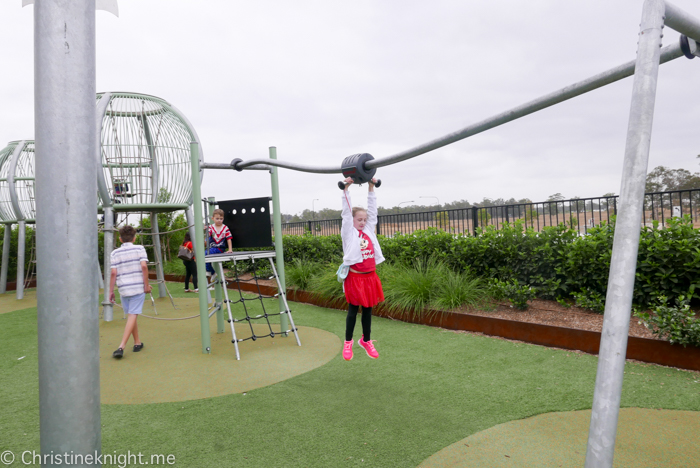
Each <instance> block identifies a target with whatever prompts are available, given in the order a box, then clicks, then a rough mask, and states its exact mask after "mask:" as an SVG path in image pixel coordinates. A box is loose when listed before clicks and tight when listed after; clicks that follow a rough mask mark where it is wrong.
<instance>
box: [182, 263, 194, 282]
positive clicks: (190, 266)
mask: <svg viewBox="0 0 700 468" xmlns="http://www.w3.org/2000/svg"><path fill="white" fill-rule="evenodd" d="M182 263H184V264H185V289H190V276H191V277H192V284H193V285H194V289H197V262H195V261H194V260H183V261H182Z"/></svg>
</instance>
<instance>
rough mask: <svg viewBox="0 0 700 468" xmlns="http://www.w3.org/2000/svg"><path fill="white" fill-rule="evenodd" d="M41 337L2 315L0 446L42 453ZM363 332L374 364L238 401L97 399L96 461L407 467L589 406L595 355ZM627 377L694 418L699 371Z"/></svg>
mask: <svg viewBox="0 0 700 468" xmlns="http://www.w3.org/2000/svg"><path fill="white" fill-rule="evenodd" d="M171 286H172V287H173V288H175V286H177V288H181V287H182V286H181V285H171ZM173 290H174V289H173ZM236 294H237V293H236ZM178 295H180V294H178ZM182 295H185V293H182ZM187 296H190V295H189V294H188V295H187ZM270 307H274V304H273V303H271V304H270ZM291 308H292V310H293V313H294V319H295V321H296V323H297V325H303V326H310V327H317V328H320V329H324V330H328V331H330V332H332V333H335V334H337V335H338V336H339V337H343V332H344V327H345V314H344V312H342V311H337V310H329V309H322V308H318V307H314V306H309V305H302V304H294V303H293V304H292V305H291ZM115 315H116V309H115ZM359 332H360V324H359V320H358V325H357V329H356V338H358V337H359V335H358V333H359ZM36 336H37V335H36V309H35V308H34V309H26V310H21V311H15V312H9V313H6V314H0V343H2V345H1V346H0V382H1V383H2V384H1V385H0V398H1V400H0V402H1V403H2V405H0V451H4V450H12V451H14V452H15V453H18V452H22V451H24V450H38V449H39V409H38V378H37V342H36V339H37V338H36ZM372 338H373V339H375V340H377V341H376V346H377V350H378V351H379V353H380V358H379V359H378V360H371V359H369V358H368V357H367V356H366V355H365V354H364V353H360V351H361V350H360V349H358V348H359V347H358V346H357V345H355V348H354V349H355V358H354V359H353V360H352V361H349V362H345V361H344V360H343V359H342V357H341V356H340V355H338V356H337V357H336V358H335V359H333V360H332V361H331V362H329V363H328V364H326V365H325V366H322V367H320V368H317V369H315V370H313V371H311V372H308V373H306V374H303V375H300V376H297V377H294V378H292V379H289V380H287V381H284V382H281V383H277V384H274V385H271V386H269V387H264V388H260V389H257V390H252V391H250V392H247V393H246V394H245V395H242V394H234V395H227V396H222V397H217V398H210V399H206V400H196V401H186V402H180V403H160V404H144V405H103V407H102V424H103V430H102V443H103V446H102V450H103V453H113V452H117V453H126V451H127V450H130V451H131V452H132V453H134V452H141V453H144V454H147V455H150V454H166V455H167V454H173V455H174V456H175V458H176V460H177V462H176V465H175V466H183V467H341V466H377V467H391V468H394V467H415V466H417V465H418V464H420V463H421V461H423V460H424V459H426V458H427V457H429V456H430V455H432V454H434V453H436V452H437V451H439V450H441V449H442V448H444V447H446V446H448V445H450V444H452V443H454V442H456V441H458V440H461V439H463V438H465V437H467V436H469V435H471V434H474V433H476V432H478V431H481V430H484V429H486V428H489V427H492V426H494V425H496V424H500V423H504V422H507V421H511V420H515V419H521V418H525V417H529V416H533V415H536V414H540V413H546V412H551V411H570V410H579V409H586V408H590V406H591V402H592V398H593V386H594V379H595V372H596V363H597V358H596V357H595V356H591V355H586V354H579V353H573V352H567V351H563V350H556V349H549V348H544V347H540V346H534V345H528V344H522V343H514V342H510V341H505V340H500V339H495V338H489V337H484V336H477V335H471V334H466V333H454V332H450V331H445V330H441V329H435V328H430V327H426V326H421V325H413V324H407V323H403V322H399V321H393V320H389V319H382V318H376V317H375V318H374V319H373V329H372ZM192 339H193V340H198V339H199V337H198V336H193V337H192ZM341 339H342V338H341ZM22 356H25V357H24V358H23V359H21V360H18V358H20V357H22ZM244 358H245V357H244ZM232 372H235V369H232ZM626 372H627V373H626V376H625V383H624V387H623V396H622V406H623V407H646V408H667V409H684V410H694V411H700V398H699V397H698V393H699V392H700V384H699V383H697V381H699V380H700V377H698V374H697V373H692V372H686V371H678V370H674V369H669V368H664V367H659V366H654V365H644V364H635V363H628V364H627V367H626ZM127 389H128V382H126V383H125V391H127ZM17 466H19V465H17Z"/></svg>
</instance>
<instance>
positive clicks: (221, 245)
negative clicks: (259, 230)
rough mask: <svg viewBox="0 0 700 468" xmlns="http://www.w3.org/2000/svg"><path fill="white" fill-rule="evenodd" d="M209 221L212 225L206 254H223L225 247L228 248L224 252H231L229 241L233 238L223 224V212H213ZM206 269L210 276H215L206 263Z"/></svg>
mask: <svg viewBox="0 0 700 468" xmlns="http://www.w3.org/2000/svg"><path fill="white" fill-rule="evenodd" d="M211 219H212V221H214V224H211V225H209V249H208V250H207V254H217V253H223V252H224V249H225V248H226V247H228V249H227V250H226V252H233V249H232V247H231V239H233V237H232V236H231V231H230V230H229V228H228V226H226V225H225V224H224V210H221V209H216V210H214V214H212V217H211ZM206 268H207V272H208V273H209V274H211V275H212V276H213V275H214V274H215V272H214V267H213V266H211V263H207V264H206Z"/></svg>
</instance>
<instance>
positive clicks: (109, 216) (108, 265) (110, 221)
mask: <svg viewBox="0 0 700 468" xmlns="http://www.w3.org/2000/svg"><path fill="white" fill-rule="evenodd" d="M103 209H104V216H105V223H104V259H103V262H104V265H103V267H102V268H103V269H104V272H103V273H104V278H105V279H104V289H103V290H102V320H104V321H105V322H111V321H112V320H114V306H113V305H112V303H111V302H109V282H110V280H111V277H112V258H111V255H112V251H113V250H114V210H113V209H112V207H111V206H105V207H104V208H103Z"/></svg>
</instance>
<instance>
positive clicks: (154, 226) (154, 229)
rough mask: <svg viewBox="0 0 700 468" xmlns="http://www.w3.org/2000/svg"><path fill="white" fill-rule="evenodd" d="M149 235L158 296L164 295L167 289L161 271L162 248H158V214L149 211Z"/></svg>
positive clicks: (166, 293)
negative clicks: (151, 241) (154, 263)
mask: <svg viewBox="0 0 700 468" xmlns="http://www.w3.org/2000/svg"><path fill="white" fill-rule="evenodd" d="M151 237H153V255H154V257H155V259H154V260H155V262H156V278H157V279H158V297H166V296H167V295H168V291H167V290H166V288H165V273H163V250H162V249H161V248H160V230H159V228H158V214H157V213H151Z"/></svg>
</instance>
